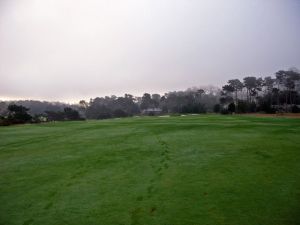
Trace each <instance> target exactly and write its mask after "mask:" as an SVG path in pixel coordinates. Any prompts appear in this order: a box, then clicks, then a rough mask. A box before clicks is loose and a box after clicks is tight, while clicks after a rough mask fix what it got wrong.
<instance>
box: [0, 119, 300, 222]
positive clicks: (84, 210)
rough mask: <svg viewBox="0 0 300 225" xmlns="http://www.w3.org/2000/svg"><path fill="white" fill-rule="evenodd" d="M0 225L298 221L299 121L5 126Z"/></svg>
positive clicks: (1, 146)
mask: <svg viewBox="0 0 300 225" xmlns="http://www.w3.org/2000/svg"><path fill="white" fill-rule="evenodd" d="M0 141H1V144H0V173H1V176H0V224H1V225H10V224H20V225H34V224H35V225H41V224H43V225H48V224H49V225H50V224H51V225H54V224H57V225H61V224H72V225H76V224H104V225H109V224H114V225H117V224H128V225H137V224H153V225H154V224H155V225H159V224H165V225H186V224H191V225H196V224H199V225H200V224H201V225H202V224H203V225H217V224H228V225H248V224H249V225H253V224H256V225H260V224H261V225H268V224H270V225H276V224H278V225H279V224H280V225H285V224H290V225H292V224H300V213H299V212H300V120H299V119H284V118H255V117H242V116H211V115H203V116H186V117H169V118H160V117H140V118H130V119H114V120H103V121H85V122H59V123H47V124H39V125H23V126H11V127H1V128H0Z"/></svg>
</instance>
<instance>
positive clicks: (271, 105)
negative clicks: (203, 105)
mask: <svg viewBox="0 0 300 225" xmlns="http://www.w3.org/2000/svg"><path fill="white" fill-rule="evenodd" d="M299 94H300V72H299V70H297V69H290V70H279V71H278V72H276V73H275V76H274V77H272V76H267V77H264V78H262V77H254V76H247V77H245V78H243V80H242V81H240V80H239V79H231V80H228V82H227V84H225V85H224V86H223V87H222V91H221V93H220V95H221V97H220V103H219V104H217V105H216V106H215V109H214V111H215V112H221V113H225V114H226V113H253V112H264V113H276V112H291V113H297V112H300V108H299V105H300V95H299Z"/></svg>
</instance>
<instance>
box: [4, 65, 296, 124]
mask: <svg viewBox="0 0 300 225" xmlns="http://www.w3.org/2000/svg"><path fill="white" fill-rule="evenodd" d="M299 105H300V73H299V70H297V69H290V70H286V71H285V70H280V71H278V72H277V73H275V77H271V76H267V77H264V78H262V77H254V76H248V77H245V78H244V79H243V80H242V81H240V80H239V79H231V80H229V81H228V82H227V84H226V85H224V86H223V87H222V90H219V89H218V88H215V87H212V86H211V87H205V88H204V87H202V88H189V89H187V90H186V91H174V92H168V93H166V94H164V95H160V94H149V93H145V94H144V95H143V96H142V97H134V96H133V95H131V94H125V95H124V96H123V97H117V96H115V95H112V96H105V97H96V98H94V99H90V101H88V102H87V101H85V100H81V101H80V102H79V104H73V105H69V104H65V103H59V102H45V101H44V102H41V101H32V100H25V101H14V102H0V115H1V116H0V125H9V124H17V123H28V122H44V121H67V120H81V119H83V118H85V119H107V118H116V117H128V116H134V115H141V114H142V115H157V114H182V113H183V114H187V113H206V112H216V113H223V114H228V113H253V112H264V113H275V112H292V113H297V112H300V108H299Z"/></svg>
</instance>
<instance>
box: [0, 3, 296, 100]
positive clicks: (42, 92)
mask: <svg viewBox="0 0 300 225" xmlns="http://www.w3.org/2000/svg"><path fill="white" fill-rule="evenodd" d="M290 67H298V68H300V0H226V1H225V0H0V78H1V79H0V99H24V98H30V99H43V100H61V101H77V100H80V99H89V98H90V97H96V96H104V95H111V94H116V95H121V94H124V93H132V94H135V95H136V94H142V93H144V92H151V93H153V92H158V93H164V92H167V91H171V90H184V89H186V88H188V87H192V86H200V85H209V84H215V85H219V86H221V85H222V84H224V83H225V82H226V81H227V80H228V79H230V78H242V77H244V76H251V75H256V76H267V75H272V74H274V72H276V71H277V70H279V69H288V68H290Z"/></svg>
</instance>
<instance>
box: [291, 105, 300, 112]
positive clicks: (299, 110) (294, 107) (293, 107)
mask: <svg viewBox="0 0 300 225" xmlns="http://www.w3.org/2000/svg"><path fill="white" fill-rule="evenodd" d="M291 112H292V113H300V108H299V107H298V106H297V105H293V106H292V108H291Z"/></svg>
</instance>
